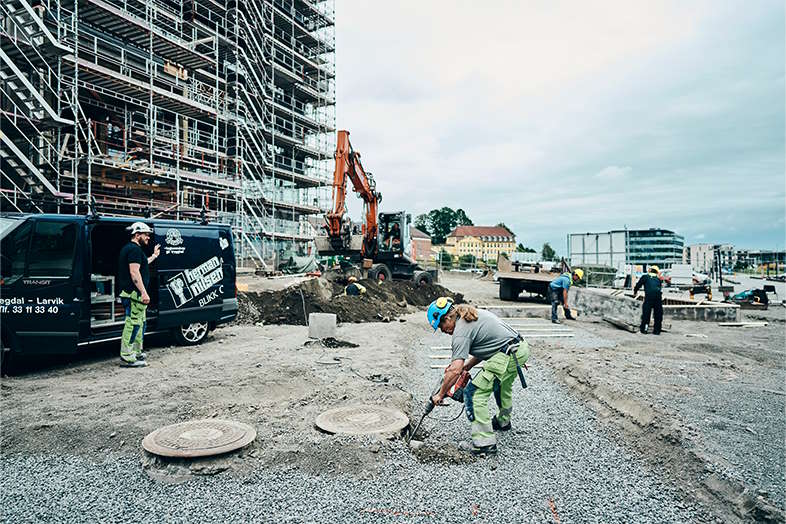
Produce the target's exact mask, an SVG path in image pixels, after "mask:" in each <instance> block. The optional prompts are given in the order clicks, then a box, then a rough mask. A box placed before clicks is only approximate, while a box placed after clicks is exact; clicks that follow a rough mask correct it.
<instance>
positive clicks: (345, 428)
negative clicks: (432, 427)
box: [316, 405, 409, 435]
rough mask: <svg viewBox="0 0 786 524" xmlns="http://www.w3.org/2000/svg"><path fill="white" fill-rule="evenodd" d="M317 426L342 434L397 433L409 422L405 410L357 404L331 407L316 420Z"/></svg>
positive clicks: (329, 431)
mask: <svg viewBox="0 0 786 524" xmlns="http://www.w3.org/2000/svg"><path fill="white" fill-rule="evenodd" d="M316 424H317V427H319V428H320V429H321V430H323V431H326V432H328V433H340V434H342V435H373V434H379V433H384V434H387V433H397V432H399V431H401V430H402V429H404V428H405V427H406V426H407V425H408V424H409V417H407V416H406V415H405V414H404V413H403V412H401V411H399V410H397V409H393V408H387V407H384V406H370V405H355V406H343V407H340V408H334V409H329V410H327V411H325V412H323V413H321V414H320V415H319V416H318V417H317V420H316Z"/></svg>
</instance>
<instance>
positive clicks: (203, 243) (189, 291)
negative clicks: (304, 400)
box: [0, 213, 237, 354]
mask: <svg viewBox="0 0 786 524" xmlns="http://www.w3.org/2000/svg"><path fill="white" fill-rule="evenodd" d="M136 221H141V222H145V223H146V224H147V225H149V226H150V227H152V228H153V231H154V233H153V236H152V237H151V239H150V243H149V245H148V246H147V247H146V248H143V249H146V250H147V253H148V255H149V254H151V253H152V250H153V246H155V245H156V244H159V245H160V246H161V254H160V256H159V257H158V259H157V260H155V261H154V262H153V263H152V264H151V265H150V286H149V289H148V294H149V295H150V305H149V306H148V310H147V331H146V333H148V334H150V333H156V332H163V331H171V332H172V334H173V335H174V336H175V338H176V339H177V341H178V342H179V343H181V344H186V345H193V344H199V343H200V342H202V341H204V340H205V339H206V338H207V334H208V331H210V330H212V329H215V327H216V325H218V324H221V323H223V322H229V321H231V320H234V318H235V317H236V315H237V288H236V286H235V253H234V245H233V241H232V230H231V228H230V226H227V225H222V224H204V223H195V222H181V221H174V220H154V219H151V220H145V219H133V218H118V217H103V216H98V217H96V216H92V215H88V216H77V215H47V214H9V213H2V214H0V239H1V240H0V242H1V243H2V244H1V245H0V258H1V259H2V263H1V264H0V321H1V322H0V335H1V336H2V351H14V352H19V353H25V354H62V353H74V352H76V351H77V350H78V348H79V347H81V346H85V345H88V344H93V343H97V342H104V341H108V340H119V339H120V334H121V332H122V330H123V307H122V305H121V304H120V301H119V299H118V295H119V290H118V289H117V287H116V278H117V269H118V268H117V263H118V256H119V253H120V250H121V248H122V247H123V246H124V245H125V244H126V243H127V242H128V241H129V240H130V238H131V236H130V234H129V232H128V231H127V230H126V228H127V227H128V226H129V225H131V224H132V223H133V222H136Z"/></svg>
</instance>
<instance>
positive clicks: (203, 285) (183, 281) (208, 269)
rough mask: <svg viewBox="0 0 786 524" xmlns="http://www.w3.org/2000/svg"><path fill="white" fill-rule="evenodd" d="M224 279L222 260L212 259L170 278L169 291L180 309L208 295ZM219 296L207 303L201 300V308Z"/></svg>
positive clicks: (211, 298)
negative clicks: (197, 298)
mask: <svg viewBox="0 0 786 524" xmlns="http://www.w3.org/2000/svg"><path fill="white" fill-rule="evenodd" d="M223 279H224V270H223V269H222V267H221V260H220V259H219V258H218V257H212V258H209V259H208V260H206V261H205V262H202V263H201V264H199V265H198V266H197V267H195V268H193V269H186V270H185V271H183V272H181V273H178V274H177V275H175V276H174V277H172V278H170V279H169V281H168V282H167V285H166V287H167V289H168V290H169V294H170V295H172V301H173V302H174V303H175V307H176V308H179V307H181V306H182V305H183V304H186V303H188V302H190V301H191V300H193V299H194V298H195V297H199V296H200V295H202V294H204V293H207V292H208V291H209V290H210V288H211V287H213V286H214V285H215V284H218V283H220V282H221V281H222V280H223ZM217 297H218V294H215V296H211V297H209V299H208V300H207V302H205V300H200V306H202V305H205V304H207V303H209V302H212V301H213V300H214V299H215V298H217Z"/></svg>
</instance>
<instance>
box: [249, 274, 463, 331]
mask: <svg viewBox="0 0 786 524" xmlns="http://www.w3.org/2000/svg"><path fill="white" fill-rule="evenodd" d="M361 283H362V284H363V286H365V287H366V293H365V294H364V295H360V296H344V285H343V284H342V283H339V282H329V281H328V280H326V279H324V278H314V279H311V280H306V281H304V282H301V283H300V284H297V285H294V286H290V287H288V288H286V289H283V290H280V291H268V292H245V293H239V294H238V309H239V310H238V317H237V320H236V323H238V324H257V323H263V324H295V325H301V326H304V325H307V324H308V320H307V319H308V315H309V314H310V313H335V314H336V317H337V320H338V321H339V322H389V321H391V320H393V319H395V318H397V317H398V316H400V315H403V314H405V313H408V312H410V311H411V308H410V306H414V307H417V308H424V307H425V306H428V305H429V304H430V303H431V302H432V301H433V300H435V299H436V298H437V297H441V296H449V297H452V298H453V299H454V300H455V301H456V302H462V301H463V296H462V295H461V294H456V293H453V292H452V291H450V290H448V289H446V288H444V287H442V286H440V285H439V284H429V285H421V286H418V285H416V284H415V283H414V282H411V281H387V282H383V283H377V282H376V281H372V280H362V281H361Z"/></svg>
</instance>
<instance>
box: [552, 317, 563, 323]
mask: <svg viewBox="0 0 786 524" xmlns="http://www.w3.org/2000/svg"><path fill="white" fill-rule="evenodd" d="M551 323H552V324H562V322H560V321H559V320H557V319H556V318H554V319H552V320H551Z"/></svg>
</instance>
